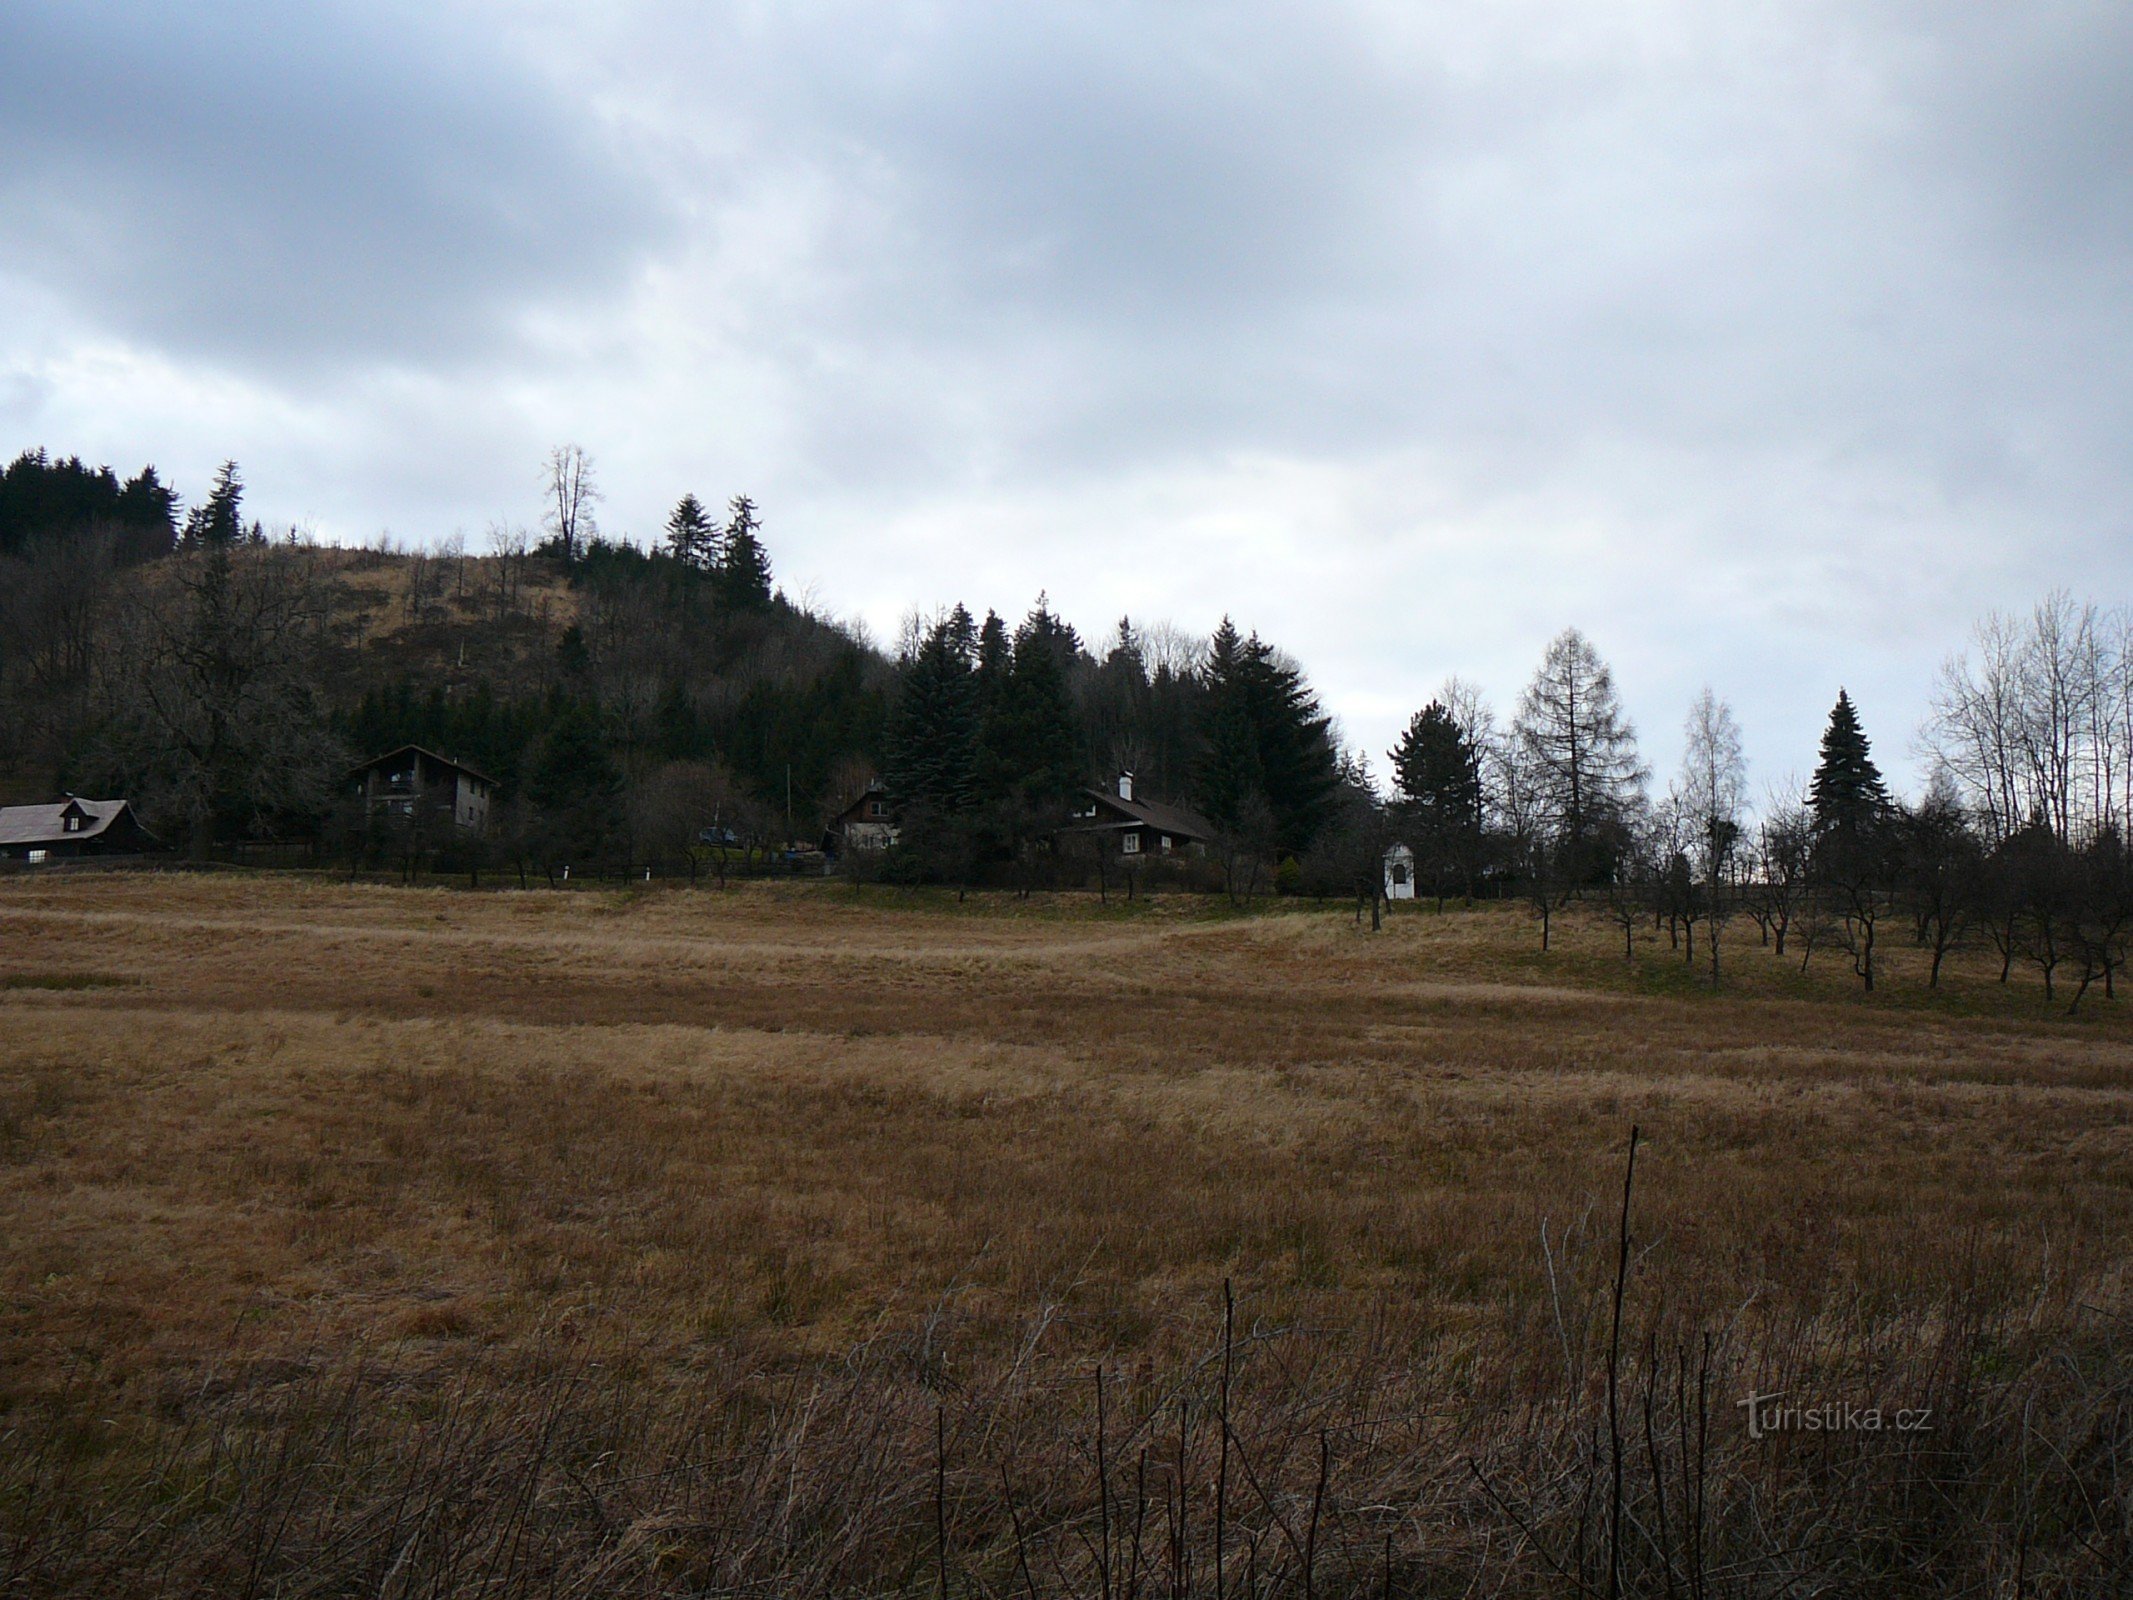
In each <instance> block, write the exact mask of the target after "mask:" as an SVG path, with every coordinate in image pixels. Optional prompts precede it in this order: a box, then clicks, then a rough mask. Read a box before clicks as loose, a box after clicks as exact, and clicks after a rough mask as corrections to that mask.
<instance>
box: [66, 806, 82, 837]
mask: <svg viewBox="0 0 2133 1600" xmlns="http://www.w3.org/2000/svg"><path fill="white" fill-rule="evenodd" d="M65 826H66V830H67V832H69V833H79V832H81V813H79V812H77V811H69V812H68V813H67V820H66V824H65Z"/></svg>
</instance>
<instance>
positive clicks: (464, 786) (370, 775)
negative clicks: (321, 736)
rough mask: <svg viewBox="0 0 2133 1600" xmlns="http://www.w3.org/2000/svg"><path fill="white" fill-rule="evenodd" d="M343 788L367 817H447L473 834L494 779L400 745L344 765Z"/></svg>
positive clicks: (483, 820) (483, 819) (485, 813)
mask: <svg viewBox="0 0 2133 1600" xmlns="http://www.w3.org/2000/svg"><path fill="white" fill-rule="evenodd" d="M342 781H343V786H344V791H343V792H345V793H346V794H348V795H349V796H350V797H352V798H354V799H357V800H360V801H361V802H362V804H363V811H364V814H365V816H367V817H385V818H391V819H399V818H406V819H408V820H409V821H437V822H450V823H451V824H452V825H453V826H454V827H457V828H462V829H465V830H466V831H467V832H470V833H478V832H480V831H481V830H482V829H483V828H484V827H486V826H487V825H488V821H489V801H490V799H491V798H492V797H493V796H494V795H495V793H496V780H495V779H494V778H491V777H490V776H489V775H488V774H487V773H484V772H479V771H477V770H476V769H474V768H473V767H470V766H468V765H467V764H466V763H465V762H464V761H454V760H453V759H452V758H451V757H450V756H441V755H439V754H437V752H436V751H434V750H425V749H423V748H422V746H420V745H419V744H404V745H402V746H401V747H400V748H399V749H397V750H389V751H387V752H386V753H385V754H384V755H382V756H373V757H371V759H370V760H368V761H366V762H364V763H363V764H362V765H361V766H359V767H356V768H353V769H351V770H350V772H349V774H348V776H347V777H346V778H345V779H344V780H342Z"/></svg>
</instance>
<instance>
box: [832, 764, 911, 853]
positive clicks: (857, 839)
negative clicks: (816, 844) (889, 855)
mask: <svg viewBox="0 0 2133 1600" xmlns="http://www.w3.org/2000/svg"><path fill="white" fill-rule="evenodd" d="M898 831H899V830H898V828H897V825H896V808H895V806H894V805H893V804H892V803H891V802H890V800H889V792H888V790H886V789H884V788H883V787H882V786H881V784H880V783H879V782H874V783H870V784H868V785H867V786H866V792H865V793H863V794H862V795H860V797H859V798H858V799H856V800H854V801H853V802H852V803H851V804H850V805H848V806H846V807H845V808H844V809H843V810H842V811H840V812H838V813H837V814H836V815H835V816H834V817H831V818H830V819H829V826H828V827H826V828H825V829H824V830H823V833H822V849H823V851H824V853H825V854H828V855H833V856H834V855H837V854H840V853H841V852H843V851H846V850H886V849H888V848H889V846H891V845H892V844H894V843H896V840H897V837H898Z"/></svg>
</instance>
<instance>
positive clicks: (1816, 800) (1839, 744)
mask: <svg viewBox="0 0 2133 1600" xmlns="http://www.w3.org/2000/svg"><path fill="white" fill-rule="evenodd" d="M1807 803H1808V807H1809V809H1810V810H1811V811H1812V812H1813V813H1814V819H1815V831H1816V832H1817V833H1819V834H1825V835H1826V834H1830V833H1833V832H1842V833H1850V834H1858V833H1863V832H1865V831H1866V830H1867V829H1869V828H1871V827H1872V826H1873V825H1874V824H1876V823H1878V822H1880V821H1882V820H1883V819H1884V818H1885V817H1886V816H1887V815H1888V813H1889V809H1890V808H1889V791H1888V786H1887V785H1886V784H1885V783H1883V782H1882V779H1881V769H1880V768H1879V767H1877V766H1875V765H1874V757H1873V752H1872V750H1871V748H1870V747H1869V745H1868V743H1867V738H1866V730H1865V729H1864V728H1862V727H1861V726H1860V725H1859V712H1858V708H1857V707H1855V706H1854V705H1853V704H1852V699H1851V696H1850V695H1849V694H1847V693H1846V692H1845V691H1844V690H1842V689H1839V690H1838V691H1837V703H1836V704H1835V705H1834V706H1832V707H1831V708H1830V712H1829V726H1828V727H1827V728H1825V729H1823V731H1822V754H1821V759H1820V760H1819V761H1818V762H1817V763H1816V765H1815V776H1814V782H1813V783H1812V784H1811V785H1810V786H1809V788H1808V791H1807Z"/></svg>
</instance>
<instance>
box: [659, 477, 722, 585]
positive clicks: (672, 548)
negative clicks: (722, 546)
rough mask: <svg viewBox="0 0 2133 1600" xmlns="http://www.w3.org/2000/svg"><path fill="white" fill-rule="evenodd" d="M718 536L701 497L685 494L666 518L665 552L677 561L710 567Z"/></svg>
mask: <svg viewBox="0 0 2133 1600" xmlns="http://www.w3.org/2000/svg"><path fill="white" fill-rule="evenodd" d="M717 538H718V530H717V529H716V528H714V527H713V526H712V525H711V514H710V513H709V512H708V511H706V510H705V509H704V503H703V502H702V501H701V500H699V499H697V498H696V496H695V495H693V494H685V495H683V496H682V497H681V499H680V500H678V501H677V502H675V505H674V510H673V512H672V514H671V515H669V516H668V518H667V551H668V553H669V554H670V555H672V556H673V557H674V559H675V560H676V561H679V562H682V563H683V564H684V565H687V566H691V567H708V566H710V565H711V562H712V559H713V554H714V551H713V545H714V542H715V541H716V540H717Z"/></svg>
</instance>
